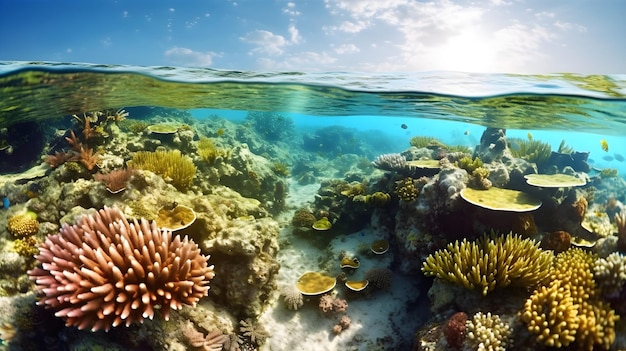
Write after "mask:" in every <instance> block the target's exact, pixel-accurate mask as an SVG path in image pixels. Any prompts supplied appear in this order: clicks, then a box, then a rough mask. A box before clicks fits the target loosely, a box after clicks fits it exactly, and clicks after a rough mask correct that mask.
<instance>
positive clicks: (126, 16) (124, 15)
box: [122, 10, 128, 18]
mask: <svg viewBox="0 0 626 351" xmlns="http://www.w3.org/2000/svg"><path fill="white" fill-rule="evenodd" d="M122 17H124V18H128V11H126V10H124V12H122Z"/></svg>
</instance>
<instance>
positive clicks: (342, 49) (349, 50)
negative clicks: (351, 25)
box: [335, 44, 361, 55]
mask: <svg viewBox="0 0 626 351" xmlns="http://www.w3.org/2000/svg"><path fill="white" fill-rule="evenodd" d="M359 51H361V50H359V48H358V47H357V46H356V45H354V44H342V45H339V46H336V47H335V52H336V53H337V54H339V55H343V54H353V53H355V52H359Z"/></svg>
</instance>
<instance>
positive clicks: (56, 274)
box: [28, 207, 214, 330]
mask: <svg viewBox="0 0 626 351" xmlns="http://www.w3.org/2000/svg"><path fill="white" fill-rule="evenodd" d="M37 259H38V260H39V262H41V264H42V266H41V267H38V268H35V269H33V270H31V271H29V272H28V274H29V276H30V279H31V280H33V281H35V282H36V284H37V287H38V288H39V290H40V291H41V292H43V295H44V296H43V297H42V298H41V300H40V301H39V304H41V305H45V307H47V308H52V309H55V310H56V313H55V316H57V317H63V318H66V325H67V326H75V327H77V328H78V329H85V328H90V329H91V330H100V329H104V330H109V329H110V328H111V327H115V326H118V325H121V324H125V325H126V326H129V325H130V324H131V323H134V322H139V323H141V322H143V320H144V319H145V318H150V319H152V318H153V317H154V314H155V310H156V309H157V308H159V310H160V314H161V315H163V317H164V318H165V319H168V318H169V313H170V310H172V309H174V310H177V309H180V308H181V307H182V305H183V304H188V305H195V304H196V303H197V302H198V300H199V299H200V298H202V297H204V296H206V295H207V294H208V291H209V286H208V282H209V280H211V279H212V278H213V276H214V273H213V266H212V265H211V266H209V265H208V264H207V260H208V257H206V256H203V255H202V254H201V253H200V250H199V248H198V246H197V245H196V244H195V243H194V242H193V241H192V240H190V239H188V238H187V237H185V238H181V237H180V236H177V235H172V232H170V231H167V230H163V231H161V230H159V228H157V226H156V223H155V222H152V223H149V222H148V221H146V220H145V219H142V220H141V221H137V220H134V221H133V222H132V223H129V222H128V220H127V219H126V218H125V217H124V215H123V213H122V212H121V211H120V210H119V209H117V208H109V207H105V208H104V209H101V210H100V211H98V212H97V213H95V214H94V215H92V216H84V217H82V218H81V219H80V220H78V222H77V223H76V224H74V225H72V226H69V225H67V224H64V225H63V227H62V228H61V229H60V230H59V232H58V233H57V234H54V235H49V236H48V237H47V238H46V241H45V242H44V243H43V244H42V245H41V247H40V253H39V255H38V256H37Z"/></svg>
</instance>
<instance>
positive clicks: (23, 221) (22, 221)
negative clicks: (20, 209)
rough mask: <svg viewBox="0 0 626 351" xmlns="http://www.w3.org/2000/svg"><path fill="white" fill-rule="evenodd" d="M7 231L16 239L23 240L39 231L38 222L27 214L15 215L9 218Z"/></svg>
mask: <svg viewBox="0 0 626 351" xmlns="http://www.w3.org/2000/svg"><path fill="white" fill-rule="evenodd" d="M7 229H8V230H9V232H11V234H13V235H14V236H15V237H16V238H25V237H28V236H32V235H35V234H37V232H38V231H39V222H37V219H36V218H34V217H33V216H31V215H30V214H28V213H21V214H16V215H15V216H13V217H11V218H9V220H8V222H7Z"/></svg>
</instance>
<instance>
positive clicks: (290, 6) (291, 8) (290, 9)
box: [283, 1, 300, 17]
mask: <svg viewBox="0 0 626 351" xmlns="http://www.w3.org/2000/svg"><path fill="white" fill-rule="evenodd" d="M283 13H285V14H287V15H289V16H292V17H295V16H299V15H300V11H298V10H296V3H295V2H291V1H290V2H288V3H287V6H286V7H284V8H283Z"/></svg>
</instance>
